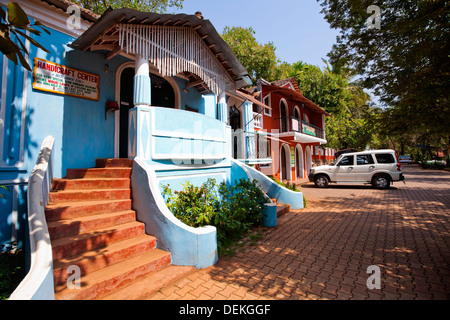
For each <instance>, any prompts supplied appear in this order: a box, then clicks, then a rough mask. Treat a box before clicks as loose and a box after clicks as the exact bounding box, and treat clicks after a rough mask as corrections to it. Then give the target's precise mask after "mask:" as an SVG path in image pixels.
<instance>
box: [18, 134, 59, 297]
mask: <svg viewBox="0 0 450 320" xmlns="http://www.w3.org/2000/svg"><path fill="white" fill-rule="evenodd" d="M54 141H55V139H54V138H53V137H52V136H48V137H46V138H45V139H44V142H43V143H42V146H41V150H40V152H39V157H38V159H37V161H36V166H35V167H34V169H33V171H32V173H31V175H30V178H29V180H28V193H27V197H28V229H29V242H30V252H29V254H30V260H29V261H30V268H29V271H28V273H27V275H26V276H25V278H24V279H23V280H22V282H21V283H20V284H19V286H18V287H17V288H16V290H15V291H14V292H13V293H12V294H11V296H10V297H9V300H54V299H55V291H54V290H55V289H54V282H53V262H52V261H53V258H52V247H51V244H50V236H49V233H48V227H47V222H46V219H45V211H44V209H45V206H46V205H47V202H48V192H49V191H50V184H51V179H52V176H51V175H52V163H51V158H52V149H53V144H54Z"/></svg>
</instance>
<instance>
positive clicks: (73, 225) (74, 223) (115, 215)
mask: <svg viewBox="0 0 450 320" xmlns="http://www.w3.org/2000/svg"><path fill="white" fill-rule="evenodd" d="M132 221H136V213H135V212H134V211H133V210H128V211H119V212H112V213H103V214H97V215H91V216H86V217H80V218H76V219H68V220H62V219H61V220H58V221H51V222H49V223H48V231H49V233H50V237H51V239H57V238H60V237H66V236H71V235H76V234H81V233H86V232H89V231H92V230H95V229H99V228H107V227H111V226H114V225H120V224H124V223H128V222H132Z"/></svg>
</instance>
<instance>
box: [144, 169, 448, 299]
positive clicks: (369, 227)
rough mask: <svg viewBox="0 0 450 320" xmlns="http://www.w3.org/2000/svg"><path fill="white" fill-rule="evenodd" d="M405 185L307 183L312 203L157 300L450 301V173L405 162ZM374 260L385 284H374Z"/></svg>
mask: <svg viewBox="0 0 450 320" xmlns="http://www.w3.org/2000/svg"><path fill="white" fill-rule="evenodd" d="M404 172H405V176H406V179H407V182H406V185H404V184H403V183H396V184H395V185H394V188H391V189H389V190H374V189H372V188H371V187H369V186H342V185H334V186H333V185H332V186H330V187H329V188H328V189H324V190H322V189H316V188H313V186H312V184H307V185H305V186H303V187H302V191H303V192H304V195H305V197H306V198H307V200H308V206H307V208H306V209H304V210H299V211H295V212H291V213H289V214H287V215H285V216H283V217H282V219H279V221H278V222H279V223H278V226H277V227H276V228H272V229H265V233H264V236H263V239H262V240H261V241H259V243H258V244H257V245H256V246H246V247H245V248H244V251H243V252H239V253H238V254H236V255H235V256H234V257H232V258H224V259H220V260H219V262H218V263H217V264H216V265H215V266H212V267H210V268H207V269H204V270H197V271H195V272H194V273H192V274H191V275H189V276H188V277H186V278H184V279H182V280H180V281H178V282H177V283H175V284H173V285H171V286H169V287H166V288H163V289H161V290H160V291H159V292H157V293H156V294H154V295H152V296H151V297H149V299H171V300H179V299H188V300H211V299H221V300H227V299H234V300H241V299H250V300H253V299H283V300H285V299H333V300H334V299H351V300H361V299H377V300H378V299H386V300H397V299H401V300H411V299H421V300H431V299H438V300H448V299H450V230H449V229H450V174H449V173H447V172H443V171H425V170H422V169H420V168H419V167H418V166H413V165H411V166H406V167H405V166H404ZM370 265H376V266H379V268H380V271H381V278H380V280H381V289H371V290H369V289H368V288H367V285H366V282H367V279H368V277H369V276H370V274H368V273H367V268H368V266H370Z"/></svg>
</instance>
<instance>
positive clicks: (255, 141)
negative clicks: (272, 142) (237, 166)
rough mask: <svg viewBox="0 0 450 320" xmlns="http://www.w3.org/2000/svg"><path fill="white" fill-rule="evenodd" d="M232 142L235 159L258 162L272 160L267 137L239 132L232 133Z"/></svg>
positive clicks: (254, 133)
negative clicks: (258, 160)
mask: <svg viewBox="0 0 450 320" xmlns="http://www.w3.org/2000/svg"><path fill="white" fill-rule="evenodd" d="M232 141H233V158H234V159H239V160H257V159H267V158H270V154H269V148H268V139H267V136H266V135H263V134H259V133H257V132H246V131H239V130H237V131H234V132H233V133H232Z"/></svg>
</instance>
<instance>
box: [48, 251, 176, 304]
mask: <svg viewBox="0 0 450 320" xmlns="http://www.w3.org/2000/svg"><path fill="white" fill-rule="evenodd" d="M169 264H170V253H169V252H166V251H162V250H159V249H153V250H150V251H148V252H146V253H144V254H141V255H139V256H137V257H134V258H131V259H127V260H125V261H122V262H119V263H116V264H113V265H110V266H108V267H105V268H102V269H100V270H97V271H95V272H91V273H89V274H87V275H85V276H82V277H81V279H80V283H81V288H80V289H78V290H77V289H70V288H68V287H67V285H66V283H63V284H61V285H58V286H56V287H55V298H56V299H57V300H94V299H99V298H101V297H103V296H105V295H107V294H110V293H112V292H113V291H114V290H117V289H120V288H122V287H124V286H125V285H127V284H129V283H131V282H132V281H134V280H136V279H137V278H139V277H143V276H146V275H148V274H149V273H151V272H155V271H157V270H159V269H162V268H164V267H167V266H168V265H169Z"/></svg>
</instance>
